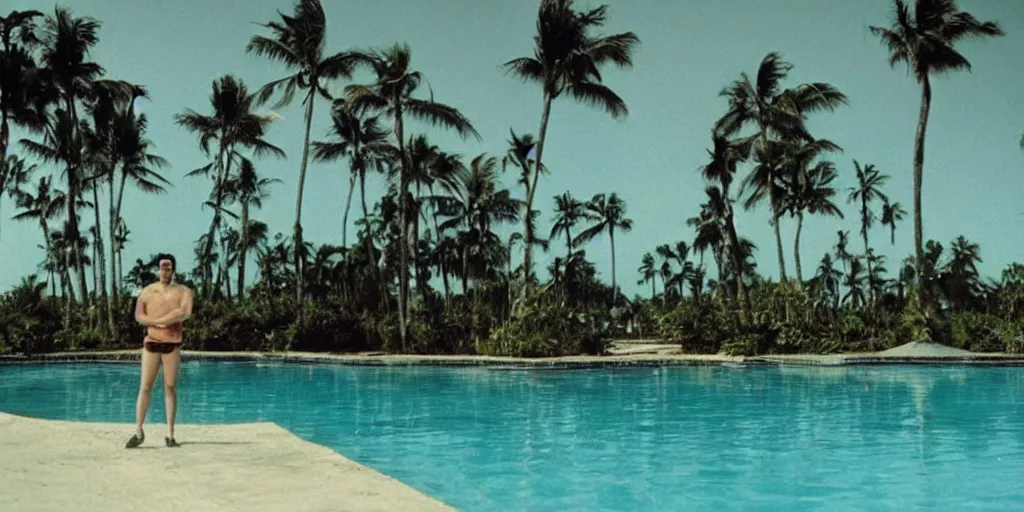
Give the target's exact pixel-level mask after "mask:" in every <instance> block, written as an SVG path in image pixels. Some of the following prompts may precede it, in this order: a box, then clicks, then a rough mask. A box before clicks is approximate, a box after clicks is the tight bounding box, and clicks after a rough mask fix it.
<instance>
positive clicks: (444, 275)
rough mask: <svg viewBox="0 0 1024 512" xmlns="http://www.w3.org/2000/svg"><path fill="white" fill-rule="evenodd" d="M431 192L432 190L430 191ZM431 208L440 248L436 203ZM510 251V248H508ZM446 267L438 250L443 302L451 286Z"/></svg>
mask: <svg viewBox="0 0 1024 512" xmlns="http://www.w3.org/2000/svg"><path fill="white" fill-rule="evenodd" d="M431 192H433V191H431ZM432 209H433V210H434V211H433V217H434V234H435V236H437V245H436V247H437V249H440V248H441V226H440V224H439V223H438V222H437V217H438V211H437V204H436V203H435V204H434V207H433V208H432ZM510 251H511V249H510ZM509 265H511V263H509ZM446 267H447V265H445V256H444V253H441V252H440V251H438V254H437V272H438V273H439V274H441V281H442V283H443V284H444V301H445V304H447V303H448V300H449V299H450V298H451V286H450V284H449V283H448V269H447V268H446ZM509 275H510V276H511V271H510V272H509Z"/></svg>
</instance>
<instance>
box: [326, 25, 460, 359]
mask: <svg viewBox="0 0 1024 512" xmlns="http://www.w3.org/2000/svg"><path fill="white" fill-rule="evenodd" d="M353 58H354V60H355V62H356V63H357V64H358V65H365V66H368V67H369V68H370V69H371V70H372V71H373V73H374V77H375V81H374V83H372V84H369V85H349V86H346V87H345V95H346V97H347V99H348V104H349V105H350V106H351V108H352V109H353V110H355V111H357V112H381V113H383V114H385V115H387V116H388V117H390V118H391V119H392V121H393V126H392V131H393V133H394V136H395V140H396V141H397V144H398V154H399V156H400V160H401V166H400V167H399V179H398V193H399V197H401V198H402V200H400V201H399V202H398V205H399V230H400V235H399V244H398V245H399V269H398V271H399V272H398V275H399V292H398V323H399V336H400V339H401V342H402V346H403V347H405V338H406V331H407V329H408V293H409V291H408V290H409V235H408V228H409V227H408V222H407V216H408V214H409V212H408V211H407V210H408V205H407V202H406V201H405V197H406V196H407V195H408V194H409V178H410V177H411V173H412V161H411V158H410V154H409V152H408V151H407V149H406V143H405V125H404V123H405V120H406V116H407V115H408V116H411V117H413V118H416V119H420V120H422V121H426V122H428V123H431V124H434V125H441V126H444V127H446V128H449V129H452V130H455V132H456V133H458V134H459V135H460V136H462V137H466V136H469V135H473V136H474V137H476V138H477V139H478V140H479V139H480V134H479V133H477V131H476V129H475V128H473V125H472V124H471V123H470V122H469V119H466V117H465V116H463V115H462V113H460V112H459V111H458V110H457V109H455V108H453V107H450V106H448V105H445V104H443V103H438V102H436V101H434V100H433V95H431V99H429V100H422V99H418V98H415V97H413V95H414V94H415V92H416V90H417V89H418V88H419V86H420V83H421V81H422V80H423V75H422V74H421V73H420V72H419V71H413V70H412V69H411V60H412V51H411V50H410V49H409V46H408V45H406V44H396V45H394V46H391V47H389V48H387V49H385V50H381V51H374V52H370V53H356V54H354V56H353Z"/></svg>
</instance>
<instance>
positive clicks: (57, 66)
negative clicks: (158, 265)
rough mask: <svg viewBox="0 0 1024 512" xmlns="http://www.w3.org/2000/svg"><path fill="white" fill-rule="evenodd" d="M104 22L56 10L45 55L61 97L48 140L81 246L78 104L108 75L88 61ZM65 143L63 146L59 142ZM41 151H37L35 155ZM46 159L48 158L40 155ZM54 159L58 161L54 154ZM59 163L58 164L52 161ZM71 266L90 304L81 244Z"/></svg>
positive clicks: (46, 29)
mask: <svg viewBox="0 0 1024 512" xmlns="http://www.w3.org/2000/svg"><path fill="white" fill-rule="evenodd" d="M99 27H100V23H99V21H97V20H95V19H93V18H90V17H74V16H73V15H72V14H71V11H70V10H69V9H67V8H63V7H56V8H55V9H54V14H53V15H52V16H47V17H46V19H45V21H44V24H43V30H42V43H43V44H42V52H41V54H40V62H41V63H42V64H43V66H44V67H45V68H46V70H45V72H46V74H47V76H48V79H49V80H51V82H52V84H53V85H54V87H55V89H56V91H57V93H58V94H59V103H60V105H61V106H60V107H59V108H57V109H56V110H55V111H54V112H53V113H52V114H51V115H50V116H49V122H48V124H49V128H48V129H47V133H46V135H44V137H45V138H46V139H47V140H48V141H49V145H50V148H51V149H57V148H60V153H59V158H57V159H55V160H59V161H61V162H62V163H63V164H64V174H65V178H66V179H67V191H66V192H65V194H66V201H67V205H66V208H65V214H66V215H67V235H66V236H67V238H68V239H69V240H78V239H79V238H80V231H79V228H78V211H77V209H76V206H77V204H78V199H79V197H80V196H81V193H82V190H81V189H82V184H83V181H84V176H83V172H84V170H83V168H82V167H83V164H84V161H83V158H82V156H83V155H82V152H83V149H84V145H83V141H82V126H81V125H80V123H79V117H78V102H79V100H81V99H83V98H85V97H86V96H87V95H88V93H89V91H90V88H91V84H92V82H93V81H94V80H96V79H98V78H100V77H101V76H102V75H103V68H102V67H100V65H99V64H96V63H95V62H90V61H89V60H88V56H89V52H90V50H91V49H92V47H94V46H95V45H96V43H97V42H98V41H99V36H98V32H99ZM58 141H59V144H57V142H58ZM39 149H41V148H40V147H38V146H36V147H34V149H33V148H30V151H34V152H37V153H38V151H37V150H39ZM39 156H42V155H39ZM51 156H57V155H53V154H51ZM51 161H54V160H51ZM69 247H70V248H71V251H69V252H67V253H66V260H65V261H67V262H69V263H70V262H72V261H74V262H75V263H76V266H77V270H78V284H79V287H80V288H81V292H82V300H83V302H86V303H87V300H88V299H87V296H88V295H87V288H86V284H85V261H86V259H87V258H85V257H83V255H81V254H77V253H76V252H75V251H78V250H79V249H80V247H81V246H80V244H77V243H71V244H69Z"/></svg>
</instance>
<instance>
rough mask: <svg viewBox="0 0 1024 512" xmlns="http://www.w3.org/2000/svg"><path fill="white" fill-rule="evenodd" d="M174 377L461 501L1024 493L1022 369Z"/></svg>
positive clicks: (76, 376) (20, 406) (92, 378)
mask: <svg viewBox="0 0 1024 512" xmlns="http://www.w3.org/2000/svg"><path fill="white" fill-rule="evenodd" d="M182 372H183V375H182V378H181V380H180V384H179V386H180V388H179V395H180V397H181V408H180V418H179V421H181V422H183V423H196V422H198V423H228V422H232V423H234V422H250V421H274V422H276V423H278V424H280V425H282V426H284V427H285V428H288V429H289V430H291V431H292V432H294V433H296V434H297V435H299V436H301V437H303V438H305V439H309V440H311V441H314V442H318V443H323V444H325V445H328V446H331V447H332V448H334V449H336V450H338V451H339V452H340V453H342V454H344V455H345V456H347V457H349V458H352V459H354V460H356V461H358V462H361V463H363V464H367V465H370V466H373V467H375V468H376V469H379V470H381V471H383V472H385V473H387V474H389V475H392V476H394V477H396V478H398V479H400V480H402V481H404V482H406V483H408V484H410V485H412V486H414V487H416V488H418V489H420V490H422V491H424V492H426V493H428V494H431V495H434V496H437V497H439V498H440V499H442V500H445V501H447V502H449V503H451V504H453V505H454V506H456V507H458V508H460V509H462V510H466V511H474V510H495V511H497V510H541V511H543V510H736V509H744V508H747V507H751V506H753V507H754V508H756V509H758V510H787V511H789V510H820V509H828V510H845V509H856V510H904V509H907V510H912V509H929V510H971V509H978V508H979V507H982V505H984V507H983V508H985V507H992V509H993V510H1013V509H1020V508H1021V504H1022V503H1024V486H1021V485H1016V484H1015V482H1020V481H1021V480H1022V477H1024V425H1022V422H1021V420H1022V419H1024V400H1022V399H1024V369H1021V368H971V369H965V368H909V367H867V368H865V367H784V368H746V369H738V368H717V367H696V368H666V369H658V368H642V369H615V370H584V371H490V370H486V369H481V368H471V369H465V368H463V369H447V368H430V367H422V368H416V367H398V368H386V367H344V366H338V367H332V366H319V365H280V364H265V363H261V364H259V365H257V364H254V363H212V362H206V363H198V362H191V363H186V364H185V365H183V368H182ZM137 386H138V374H137V367H136V366H134V365H129V366H123V365H95V364H93V365H50V366H44V365H27V366H15V365H7V366H0V409H2V410H4V411H8V412H14V413H21V414H29V415H33V416H39V417H45V418H65V419H74V420H90V421H118V422H129V423H130V422H131V421H132V418H133V414H134V413H133V407H134V398H135V391H136V389H137ZM150 414H151V418H154V419H155V420H156V421H158V422H160V421H162V418H163V403H162V394H161V393H160V392H159V391H158V392H157V393H156V395H155V396H154V400H153V409H152V410H151V413H150ZM186 433H187V430H186V429H181V434H182V435H185V434H186Z"/></svg>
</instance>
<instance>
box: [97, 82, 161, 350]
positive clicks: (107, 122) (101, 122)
mask: <svg viewBox="0 0 1024 512" xmlns="http://www.w3.org/2000/svg"><path fill="white" fill-rule="evenodd" d="M90 85H91V87H90V89H89V91H88V93H89V94H88V97H87V98H86V99H85V101H84V106H85V109H86V112H87V113H88V114H89V117H90V119H91V121H92V126H83V128H84V130H83V131H84V134H83V135H84V136H83V139H84V144H85V148H84V150H85V155H84V157H85V161H86V162H85V163H86V166H85V167H86V169H87V170H88V171H91V172H90V173H89V175H88V176H87V177H86V178H85V181H84V184H85V185H88V187H89V189H91V191H92V201H93V205H94V206H93V209H92V210H93V229H91V230H90V233H91V234H92V235H93V244H92V249H93V253H94V255H93V262H94V263H95V265H94V266H93V282H94V283H96V286H94V288H95V290H96V291H97V292H98V293H97V295H99V297H100V299H101V304H104V305H105V306H106V310H107V311H106V314H107V321H108V328H109V332H110V334H111V335H113V334H114V330H115V329H116V322H115V318H114V312H113V308H114V306H115V305H114V302H112V300H111V299H113V297H114V294H115V293H116V290H111V294H110V296H109V297H108V295H107V263H106V262H107V253H106V249H105V244H104V242H103V229H102V226H103V223H102V222H101V220H100V217H101V216H100V206H99V205H100V198H99V189H100V185H101V184H102V183H103V182H106V183H107V185H108V187H107V188H108V191H109V192H110V194H109V196H108V198H107V199H108V204H109V206H110V208H109V209H108V214H110V215H113V203H114V197H113V188H114V187H113V183H114V172H115V169H116V167H117V165H118V162H119V160H118V156H119V154H118V152H117V151H116V148H117V138H116V137H117V134H118V131H117V121H118V115H119V112H120V111H121V110H124V109H126V108H130V107H128V105H130V104H131V103H132V102H134V101H135V99H136V98H138V97H140V96H145V95H146V91H145V89H144V88H142V87H141V86H137V85H133V84H130V83H128V82H124V81H120V80H96V81H94V82H93V83H92V84H90ZM108 220H109V221H110V222H109V223H108V226H107V228H108V233H109V234H110V235H111V238H112V237H113V227H114V224H113V217H111V218H110V219H108ZM111 261H114V258H113V257H111ZM110 277H111V283H113V281H114V276H113V271H112V272H111V276H110ZM112 288H113V286H112ZM100 309H102V308H100ZM102 313H103V312H102V311H100V314H101V315H102Z"/></svg>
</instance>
